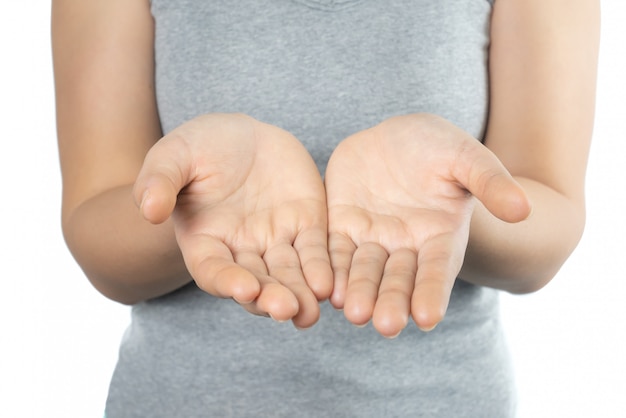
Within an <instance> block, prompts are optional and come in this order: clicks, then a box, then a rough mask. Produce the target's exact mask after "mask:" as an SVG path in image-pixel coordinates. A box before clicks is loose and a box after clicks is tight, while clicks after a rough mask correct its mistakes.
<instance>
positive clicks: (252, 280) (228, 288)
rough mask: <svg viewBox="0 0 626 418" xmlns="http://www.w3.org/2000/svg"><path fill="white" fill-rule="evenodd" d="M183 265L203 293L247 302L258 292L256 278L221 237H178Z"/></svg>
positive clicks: (257, 294) (253, 298)
mask: <svg viewBox="0 0 626 418" xmlns="http://www.w3.org/2000/svg"><path fill="white" fill-rule="evenodd" d="M178 242H179V245H180V248H181V251H182V254H183V258H184V260H185V265H186V266H187V269H188V270H189V273H190V274H191V276H192V277H193V278H194V280H195V281H196V283H197V284H198V287H200V288H201V289H202V290H204V291H205V292H207V293H209V294H211V295H213V296H217V297H221V298H233V299H235V300H236V301H237V302H239V303H242V304H246V303H250V302H252V301H253V300H255V299H256V298H257V297H258V296H259V293H260V291H261V284H260V283H259V280H258V279H257V278H256V277H255V275H254V274H252V273H251V272H250V271H248V270H247V269H245V268H243V267H241V266H240V265H239V264H237V263H236V262H235V260H234V259H233V256H232V253H231V251H230V249H229V248H228V247H227V246H226V245H225V244H224V243H223V242H221V241H220V240H218V239H216V238H213V237H211V236H208V235H195V236H190V237H189V236H187V237H184V238H183V239H180V238H179V239H178Z"/></svg>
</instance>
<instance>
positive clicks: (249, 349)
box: [106, 0, 515, 418]
mask: <svg viewBox="0 0 626 418" xmlns="http://www.w3.org/2000/svg"><path fill="white" fill-rule="evenodd" d="M152 12H153V15H154V19H155V23H156V40H155V53H156V88H157V99H158V107H159V113H160V117H161V123H162V126H163V130H164V132H169V131H170V130H172V129H173V128H175V127H176V126H178V125H180V124H181V123H183V122H185V121H186V120H189V119H192V118H193V117H195V116H197V115H199V114H202V113H208V112H242V113H246V114H249V115H251V116H253V117H255V118H257V119H259V120H262V121H264V122H267V123H271V124H274V125H277V126H280V127H282V128H283V129H286V130H288V131H290V132H292V133H293V134H294V135H295V136H296V137H297V138H299V139H300V140H301V141H302V142H303V143H304V144H305V146H306V147H307V148H308V150H309V151H310V152H311V154H312V156H313V158H314V159H315V161H316V163H317V164H318V167H319V169H320V171H321V172H322V173H323V172H324V170H325V167H326V162H327V160H328V158H329V156H330V154H331V152H332V150H333V149H334V147H335V146H336V145H337V143H338V142H339V141H341V140H342V139H343V138H345V137H347V136H348V135H350V134H352V133H355V132H357V131H359V130H361V129H365V128H368V127H371V126H373V125H375V124H377V123H379V122H380V121H382V120H384V119H386V118H388V117H390V116H393V115H398V114H406V113H413V112H431V113H436V114H439V115H441V116H443V117H445V118H448V119H449V120H451V121H452V122H454V123H455V124H457V125H459V126H460V127H462V128H464V129H465V130H467V131H468V132H470V133H471V134H472V135H474V136H475V137H477V138H482V135H483V131H484V128H485V122H486V118H487V109H488V100H487V97H488V72H487V59H488V46H489V37H488V35H489V20H490V15H491V4H490V2H489V0H390V1H382V0H343V1H342V0H239V1H237V2H232V1H224V0H214V1H208V0H204V1H202V0H152ZM497 302H498V296H497V292H496V291H495V290H492V289H486V288H481V287H477V286H474V285H471V284H468V283H466V282H464V281H462V280H457V283H456V285H455V287H454V290H453V292H452V298H451V302H450V307H449V310H448V314H447V316H446V318H445V319H444V321H443V322H442V323H441V324H440V325H439V326H438V327H437V328H436V329H435V330H434V331H432V332H430V333H423V332H421V331H419V330H418V329H417V328H416V326H415V325H414V324H412V323H410V324H409V326H408V327H407V328H406V329H405V330H404V331H403V332H402V334H400V336H399V337H398V338H396V339H394V340H387V339H385V338H383V337H381V336H380V335H378V334H377V333H376V332H375V330H374V329H373V328H372V327H371V326H370V325H368V326H366V327H364V328H356V327H354V326H352V325H351V324H349V323H348V322H347V320H345V318H344V317H343V313H342V312H337V311H335V310H334V309H333V308H332V307H331V306H330V305H329V304H327V303H324V304H323V305H322V315H321V319H320V321H319V323H317V324H316V325H315V326H314V327H313V328H311V329H308V330H304V331H299V330H296V329H295V328H294V327H293V325H291V324H290V323H282V324H279V323H276V322H274V321H272V320H270V319H267V318H261V317H255V316H252V315H250V314H248V313H247V312H245V311H244V310H243V309H242V308H241V307H239V306H238V305H236V304H235V303H234V302H232V301H230V300H222V299H217V298H214V297H212V296H210V295H208V294H206V293H204V292H202V291H200V290H199V289H198V288H197V287H196V286H195V285H194V284H190V285H188V286H185V287H184V288H182V289H179V290H178V291H175V292H173V293H171V294H169V295H166V296H163V297H161V298H158V299H154V300H151V301H148V302H144V303H140V304H138V305H136V306H134V307H133V309H132V322H131V325H130V326H129V328H128V330H127V332H126V333H125V335H124V337H123V340H122V344H121V348H120V353H119V361H118V364H117V367H116V369H115V372H114V375H113V378H112V381H111V385H110V391H109V396H108V399H107V405H106V414H107V417H108V418H115V417H404V416H411V417H480V418H485V417H497V418H503V417H510V416H514V404H515V402H514V400H515V399H514V390H513V384H512V374H511V367H510V363H509V358H508V353H507V350H506V347H505V344H504V339H503V334H502V330H501V326H500V322H499V314H498V303H497Z"/></svg>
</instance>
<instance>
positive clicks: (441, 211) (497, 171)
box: [325, 114, 531, 337]
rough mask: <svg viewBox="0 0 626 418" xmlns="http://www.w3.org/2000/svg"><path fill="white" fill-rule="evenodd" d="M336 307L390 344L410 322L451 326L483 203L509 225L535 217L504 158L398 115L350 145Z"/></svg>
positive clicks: (329, 185)
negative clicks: (473, 224)
mask: <svg viewBox="0 0 626 418" xmlns="http://www.w3.org/2000/svg"><path fill="white" fill-rule="evenodd" d="M325 182H326V193H327V200H328V213H329V251H330V257H331V263H332V267H333V270H334V274H335V285H334V291H333V294H332V296H331V303H332V304H333V305H334V306H335V307H336V308H343V309H344V313H345V316H346V318H347V319H348V320H349V321H350V322H352V323H353V324H355V325H364V324H366V323H367V322H368V321H369V320H370V319H372V320H373V325H374V327H375V328H376V329H377V330H378V331H379V332H380V333H381V334H382V335H384V336H386V337H394V336H396V335H398V334H399V333H400V332H401V331H402V329H404V327H405V326H406V325H407V323H408V318H409V315H411V316H412V317H413V319H414V321H415V322H416V324H417V325H418V326H419V327H420V328H421V329H422V330H430V329H432V328H434V327H435V326H436V325H437V324H438V323H439V322H440V321H441V320H442V318H443V316H444V314H445V312H446V309H447V306H448V300H449V298H450V293H451V291H452V287H453V285H454V282H455V280H456V277H457V274H458V273H459V271H460V269H461V266H462V264H463V258H464V254H465V250H466V247H467V242H468V236H469V226H470V220H471V217H472V212H473V208H474V198H473V197H476V198H477V199H479V200H480V201H481V202H482V203H483V204H484V205H485V206H486V208H487V209H488V210H489V211H490V212H491V213H492V214H494V215H495V216H497V217H498V218H500V219H502V220H504V221H507V222H519V221H522V220H524V219H526V218H527V217H528V216H529V214H530V211H531V207H530V203H529V201H528V199H527V197H526V194H525V192H524V190H523V189H522V188H521V186H519V184H518V183H517V182H515V180H514V179H513V178H512V176H511V175H510V174H509V173H508V171H507V170H506V169H505V167H504V166H503V165H502V163H500V161H499V160H498V158H497V157H496V156H495V155H494V154H493V153H492V152H491V151H489V150H488V149H487V148H486V147H485V146H483V145H482V144H481V143H480V142H479V141H477V140H476V139H475V138H473V137H471V136H470V135H469V134H467V133H466V132H464V131H463V130H461V129H460V128H458V127H456V126H454V125H453V124H452V123H450V122H448V121H446V120H444V119H442V118H440V117H437V116H434V115H428V114H414V115H407V116H400V117H394V118H391V119H388V120H386V121H384V122H383V123H381V124H379V125H377V126H375V127H373V128H371V129H367V130H365V131H362V132H359V133H356V134H354V135H352V136H350V137H349V138H347V139H345V140H344V141H343V142H342V143H341V144H340V145H339V146H338V147H337V149H336V150H335V152H334V153H333V155H332V156H331V159H330V161H329V164H328V168H327V171H326V179H325Z"/></svg>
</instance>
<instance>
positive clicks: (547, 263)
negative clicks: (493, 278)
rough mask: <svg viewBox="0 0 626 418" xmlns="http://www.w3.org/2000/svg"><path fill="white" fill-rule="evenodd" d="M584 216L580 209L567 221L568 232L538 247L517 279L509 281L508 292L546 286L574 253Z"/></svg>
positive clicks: (579, 237) (532, 291)
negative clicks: (571, 219) (532, 260)
mask: <svg viewBox="0 0 626 418" xmlns="http://www.w3.org/2000/svg"><path fill="white" fill-rule="evenodd" d="M585 223H586V216H585V212H584V210H583V211H581V212H580V213H579V214H578V216H576V217H575V220H574V221H572V222H570V223H569V228H567V229H568V233H567V234H564V235H563V236H560V237H555V242H551V243H549V244H548V245H546V246H543V247H540V248H539V249H538V250H537V251H536V253H535V255H534V257H533V259H534V260H535V262H534V263H532V265H530V266H528V267H529V268H527V269H523V270H524V273H522V274H520V275H519V276H518V279H517V280H513V281H511V282H510V283H511V286H510V288H508V289H507V291H508V292H509V293H512V294H516V295H523V294H530V293H535V292H537V291H539V290H541V289H543V288H544V287H545V286H547V285H548V284H549V283H550V282H551V281H552V280H553V279H554V278H555V277H557V276H558V273H559V272H560V271H561V269H562V268H563V266H564V265H565V263H566V262H567V260H568V259H569V258H570V257H571V255H572V254H573V253H574V250H575V249H576V248H577V246H578V244H579V243H580V240H581V239H582V237H583V233H584V230H585Z"/></svg>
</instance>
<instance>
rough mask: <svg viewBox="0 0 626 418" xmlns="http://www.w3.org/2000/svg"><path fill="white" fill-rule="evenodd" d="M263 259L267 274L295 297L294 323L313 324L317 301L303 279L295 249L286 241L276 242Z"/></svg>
mask: <svg viewBox="0 0 626 418" xmlns="http://www.w3.org/2000/svg"><path fill="white" fill-rule="evenodd" d="M263 260H264V261H265V265H266V266H267V270H268V272H269V275H270V276H271V277H272V278H274V279H276V280H277V281H278V283H280V284H281V285H283V286H285V287H286V288H287V289H289V291H290V292H291V293H292V294H293V295H294V296H295V298H296V308H297V310H296V312H295V313H293V314H292V315H291V319H292V320H293V323H294V325H295V326H296V327H298V328H308V327H310V326H312V325H313V324H315V322H317V320H318V319H319V314H320V309H319V303H318V301H317V298H316V297H315V295H314V294H313V292H312V291H311V289H310V288H309V286H308V285H307V283H306V280H305V279H304V275H303V273H302V267H301V265H300V259H299V258H298V253H297V252H296V250H295V249H294V248H293V247H292V246H291V245H290V244H288V243H283V244H278V245H276V246H274V247H272V248H269V249H268V250H267V251H266V252H265V254H264V255H263ZM280 314H281V315H282V314H283V312H280Z"/></svg>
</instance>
